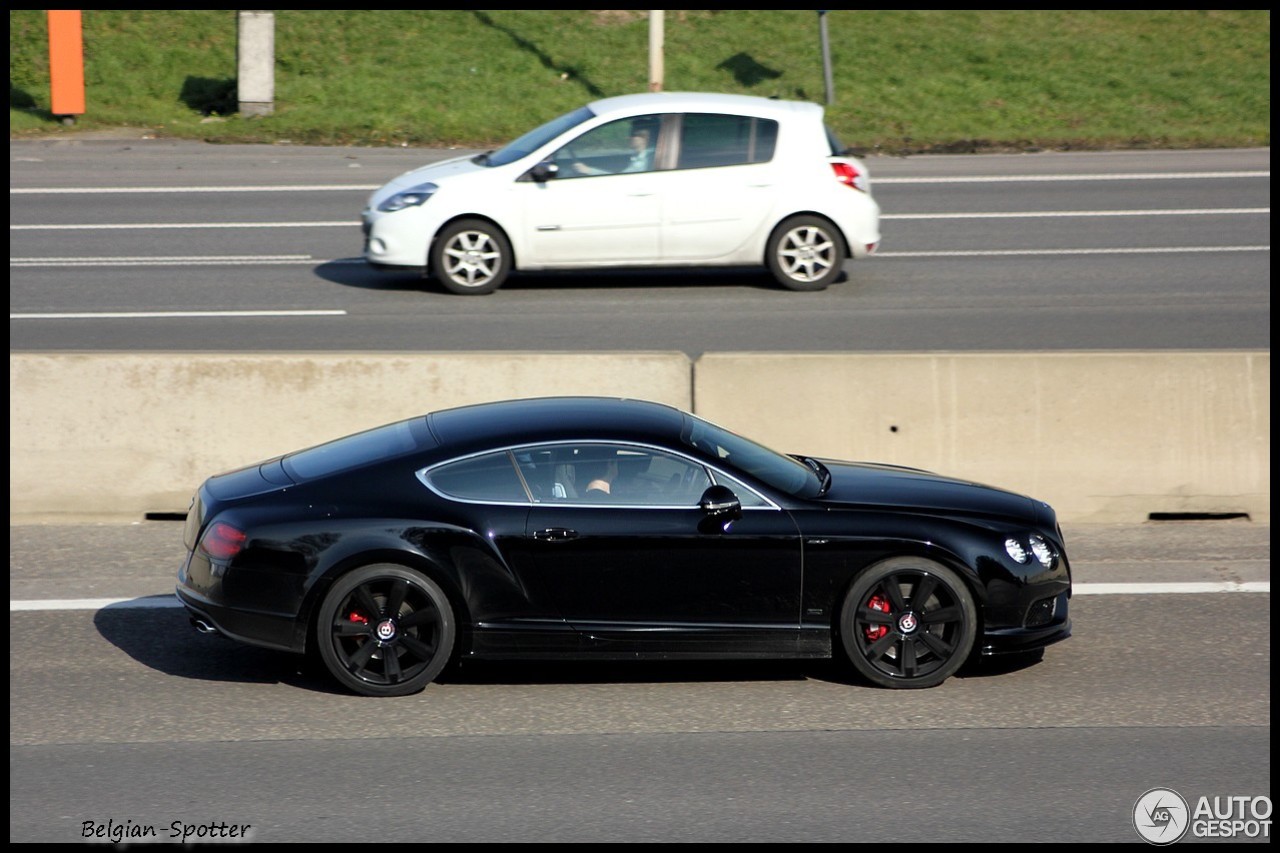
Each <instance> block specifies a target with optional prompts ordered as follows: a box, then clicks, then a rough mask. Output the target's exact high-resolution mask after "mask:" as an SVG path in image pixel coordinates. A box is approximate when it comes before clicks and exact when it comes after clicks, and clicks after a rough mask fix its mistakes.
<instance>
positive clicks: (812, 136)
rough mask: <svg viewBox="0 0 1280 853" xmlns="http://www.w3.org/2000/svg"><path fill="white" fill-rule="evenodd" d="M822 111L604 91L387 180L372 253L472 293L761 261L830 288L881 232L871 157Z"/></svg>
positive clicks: (375, 217)
mask: <svg viewBox="0 0 1280 853" xmlns="http://www.w3.org/2000/svg"><path fill="white" fill-rule="evenodd" d="M822 113H823V111H822V107H820V106H818V105H817V104H811V103H804V102H800V101H778V100H771V99H768V98H755V97H750V96H745V95H713V94H692V93H675V92H671V93H652V94H640V95H623V96H620V97H614V98H605V99H603V100H599V101H595V102H593V103H591V104H588V105H587V106H585V107H581V108H579V109H577V110H575V111H573V112H571V113H568V114H567V115H563V116H561V117H559V118H557V119H555V120H554V121H551V122H548V123H547V124H544V125H542V126H541V127H539V128H537V129H535V130H532V131H530V132H528V133H526V134H525V135H524V136H521V137H520V138H519V139H517V140H515V141H514V142H512V143H510V144H509V145H507V146H505V147H504V148H501V149H499V150H497V151H492V152H489V153H487V154H480V155H478V156H475V157H470V158H466V157H461V158H457V159H454V160H448V161H445V162H441V163H435V164H432V165H430V166H425V167H423V168H421V169H417V170H414V171H412V172H408V173H406V174H404V175H401V176H400V177H398V178H396V179H395V180H393V181H392V182H391V183H389V184H387V185H386V186H384V187H382V188H381V189H380V190H378V191H377V192H375V193H374V194H373V195H372V197H371V198H370V199H369V205H368V207H367V208H366V209H365V211H364V223H363V224H364V233H365V249H364V257H365V259H366V260H367V261H368V262H369V263H370V264H372V265H374V266H375V267H378V268H380V269H392V270H406V269H412V270H419V271H422V272H423V273H425V274H428V275H431V276H432V277H434V278H435V279H436V280H438V281H439V282H440V283H441V284H442V285H443V286H444V287H445V288H447V289H448V290H450V291H452V292H453V293H463V294H479V293H492V292H493V291H495V290H497V289H498V288H499V287H501V286H502V283H503V281H504V280H505V279H506V278H507V275H508V274H509V273H510V272H511V271H512V270H517V269H518V270H552V269H566V270H567V269H600V268H617V267H698V266H723V267H729V266H747V265H760V264H762V265H764V266H766V267H768V269H769V270H770V271H771V272H772V273H773V275H774V277H775V278H776V279H777V280H778V282H779V283H781V284H782V285H783V286H784V287H787V288H790V289H791V290H822V289H823V288H825V287H827V285H829V284H831V283H832V282H834V281H836V280H837V279H838V278H839V277H840V275H841V273H842V271H843V266H844V262H845V260H846V259H847V258H849V257H853V258H862V257H866V256H867V255H870V254H871V253H872V252H874V251H875V248H876V244H877V243H879V241H880V208H879V207H878V206H877V205H876V203H875V200H874V199H873V198H872V197H871V187H870V182H869V180H868V176H867V170H866V167H865V166H864V165H863V163H862V162H860V161H859V160H857V159H856V158H854V157H851V156H848V155H847V154H846V153H844V152H843V150H842V149H841V146H840V144H839V143H838V142H837V141H836V138H835V136H834V134H832V133H831V131H830V129H828V128H827V127H826V126H825V125H824V124H823V120H822Z"/></svg>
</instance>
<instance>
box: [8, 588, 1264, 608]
mask: <svg viewBox="0 0 1280 853" xmlns="http://www.w3.org/2000/svg"><path fill="white" fill-rule="evenodd" d="M1072 591H1073V592H1074V594H1075V595H1201V594H1207V593H1222V592H1264V593H1268V594H1269V593H1270V592H1271V582H1270V581H1250V582H1245V583H1235V582H1230V581H1228V582H1221V583H1219V582H1213V581H1206V582H1203V583H1195V582H1190V583H1078V584H1076V585H1075V586H1074V587H1073V588H1072ZM181 606H182V604H181V603H180V602H179V601H178V599H177V598H176V597H174V596H172V595H153V596H146V597H144V598H72V599H49V600H42V601H10V602H9V612H10V613H17V612H20V611H53V610H102V609H105V608H108V607H111V608H116V609H121V610H131V609H140V610H141V609H157V608H168V607H181Z"/></svg>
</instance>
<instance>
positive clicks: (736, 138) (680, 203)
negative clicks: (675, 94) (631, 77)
mask: <svg viewBox="0 0 1280 853" xmlns="http://www.w3.org/2000/svg"><path fill="white" fill-rule="evenodd" d="M776 138H777V123H776V122H773V121H768V120H765V119H756V118H751V117H748V116H734V115H722V114H699V113H690V114H687V115H685V116H683V119H682V122H681V128H680V144H679V149H678V151H677V152H676V158H675V164H674V165H675V169H674V170H673V171H669V172H664V173H662V176H663V178H664V180H665V181H666V182H667V183H666V184H664V185H663V186H662V188H661V189H662V196H663V222H662V250H663V251H662V254H663V260H665V261H667V262H680V261H700V260H714V259H722V258H727V257H730V256H732V255H734V254H740V253H743V252H747V253H748V254H749V256H750V257H749V260H753V261H754V260H758V258H757V257H756V255H757V254H758V253H757V252H756V251H755V247H754V246H748V245H746V244H747V241H748V240H749V238H750V237H751V236H752V235H753V234H755V233H756V232H757V231H758V230H759V229H760V227H761V226H762V224H763V223H764V222H765V220H766V218H767V217H768V216H769V215H770V213H771V212H772V210H773V208H774V206H775V204H776V198H777V195H778V192H779V188H778V181H779V180H780V179H781V178H782V174H781V170H780V168H779V166H778V164H777V163H775V162H774V161H773V151H774V146H775V141H776Z"/></svg>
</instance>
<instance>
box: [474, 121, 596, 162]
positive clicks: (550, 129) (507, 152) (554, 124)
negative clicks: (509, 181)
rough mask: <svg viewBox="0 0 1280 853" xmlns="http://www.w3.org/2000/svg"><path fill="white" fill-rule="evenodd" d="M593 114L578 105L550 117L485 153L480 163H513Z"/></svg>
mask: <svg viewBox="0 0 1280 853" xmlns="http://www.w3.org/2000/svg"><path fill="white" fill-rule="evenodd" d="M594 116H595V113H593V112H591V110H590V109H589V108H588V107H579V108H578V109H576V110H574V111H573V112H571V113H567V114H565V115H562V116H560V118H557V119H552V120H551V121H549V122H547V123H546V124H544V125H542V126H541V127H536V128H534V129H533V130H531V131H529V132H528V133H526V134H525V135H524V136H521V137H520V138H519V139H517V140H515V141H514V142H509V143H507V144H506V145H504V146H502V147H501V148H499V149H498V150H497V151H494V152H493V153H491V154H489V155H487V156H486V157H485V158H484V160H483V161H480V162H481V165H484V166H505V165H507V164H508V163H514V162H515V161H517V160H521V159H523V158H525V157H528V156H529V155H530V154H532V153H533V152H534V151H537V150H538V149H539V148H541V147H542V146H544V145H546V144H547V143H548V142H550V141H551V140H553V139H555V138H556V137H557V136H559V135H560V134H562V133H564V132H565V131H566V130H569V129H570V128H574V127H577V126H578V125H580V124H582V123H583V122H584V121H586V120H587V119H590V118H593V117H594Z"/></svg>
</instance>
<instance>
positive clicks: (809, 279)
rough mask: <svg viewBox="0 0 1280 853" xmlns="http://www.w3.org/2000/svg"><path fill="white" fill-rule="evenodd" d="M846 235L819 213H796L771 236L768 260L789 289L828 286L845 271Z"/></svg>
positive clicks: (817, 288)
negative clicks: (816, 214)
mask: <svg viewBox="0 0 1280 853" xmlns="http://www.w3.org/2000/svg"><path fill="white" fill-rule="evenodd" d="M848 256H849V252H848V249H847V248H846V246H845V242H844V237H843V236H842V235H841V234H840V231H839V230H838V229H837V228H836V227H835V226H834V225H832V224H831V223H830V222H828V221H827V220H825V219H823V218H821V217H818V216H793V217H791V218H790V219H787V220H785V221H784V222H783V223H782V224H781V225H779V226H778V227H777V228H775V229H774V231H773V234H772V235H771V236H770V237H769V245H768V248H767V249H766V255H765V262H766V263H767V264H768V266H769V272H771V273H773V277H774V278H775V279H776V280H777V281H778V283H779V284H781V285H782V286H783V287H785V288H787V289H788V290H826V289H827V287H828V286H829V285H831V284H832V283H834V282H835V281H836V280H837V279H839V278H840V276H841V274H842V273H843V272H844V262H845V259H846V258H847V257H848Z"/></svg>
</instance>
